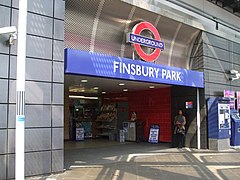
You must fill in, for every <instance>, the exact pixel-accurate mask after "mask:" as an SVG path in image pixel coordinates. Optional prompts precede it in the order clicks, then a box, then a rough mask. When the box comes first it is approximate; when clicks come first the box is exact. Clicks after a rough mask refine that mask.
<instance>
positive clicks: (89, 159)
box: [28, 143, 240, 180]
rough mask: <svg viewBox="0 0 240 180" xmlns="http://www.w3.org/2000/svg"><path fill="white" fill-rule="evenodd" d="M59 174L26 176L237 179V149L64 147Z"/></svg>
mask: <svg viewBox="0 0 240 180" xmlns="http://www.w3.org/2000/svg"><path fill="white" fill-rule="evenodd" d="M65 168H66V169H67V170H66V171H65V172H63V173H59V174H53V175H49V176H38V177H31V178H28V179H48V180H55V179H57V180H61V179H64V180H78V179H79V180H81V179H82V180H93V179H96V180H105V179H106V180H108V179H109V180H110V179H111V180H121V179H124V180H125V179H126V180H134V179H136V180H143V179H160V180H175V179H176V180H182V179H183V180H185V179H220V180H221V179H222V180H225V179H231V180H235V179H236V180H239V179H240V151H239V150H228V151H221V152H215V151H210V150H196V149H189V148H183V149H176V148H170V147H169V146H168V144H157V145H155V144H148V143H139V144H137V143H126V144H119V143H116V144H112V145H111V146H108V145H103V146H102V147H98V148H96V147H88V148H76V147H75V149H74V148H66V150H65Z"/></svg>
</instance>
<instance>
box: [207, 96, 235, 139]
mask: <svg viewBox="0 0 240 180" xmlns="http://www.w3.org/2000/svg"><path fill="white" fill-rule="evenodd" d="M207 104H208V137H209V138H213V139H226V138H229V137H230V134H229V130H230V127H229V126H228V125H226V126H225V127H222V128H220V126H219V124H220V122H219V114H218V113H219V109H218V108H219V107H218V104H229V99H228V98H220V97H217V98H209V99H208V102H207Z"/></svg>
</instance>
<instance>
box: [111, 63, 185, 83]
mask: <svg viewBox="0 0 240 180" xmlns="http://www.w3.org/2000/svg"><path fill="white" fill-rule="evenodd" d="M113 72H114V73H120V74H128V75H132V76H144V77H149V78H156V79H159V78H160V79H166V80H173V81H182V79H181V75H182V72H180V71H175V70H169V69H164V68H162V69H161V68H158V67H151V66H143V65H139V64H132V63H124V62H118V61H114V62H113Z"/></svg>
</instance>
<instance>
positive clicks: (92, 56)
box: [65, 48, 204, 88]
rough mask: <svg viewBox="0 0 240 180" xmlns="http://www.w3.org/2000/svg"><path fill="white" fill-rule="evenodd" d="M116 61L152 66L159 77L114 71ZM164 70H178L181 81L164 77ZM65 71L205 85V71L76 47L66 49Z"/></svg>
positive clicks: (127, 78) (128, 78) (146, 66)
mask: <svg viewBox="0 0 240 180" xmlns="http://www.w3.org/2000/svg"><path fill="white" fill-rule="evenodd" d="M114 63H115V65H116V64H121V63H122V64H123V63H124V64H125V65H128V64H130V65H129V66H131V65H132V66H134V67H136V66H141V67H145V68H151V69H155V70H158V69H159V73H158V77H156V76H154V77H153V76H151V77H149V76H144V75H143V74H141V75H136V74H135V75H133V74H134V73H132V74H131V73H130V74H128V73H127V72H125V73H120V71H116V72H114ZM163 72H171V73H172V72H177V73H180V74H181V75H180V79H181V81H179V79H178V80H176V79H173V78H172V79H171V78H166V76H165V78H164V76H163ZM65 73H67V74H78V75H90V76H98V77H109V78H116V79H125V80H135V81H145V82H154V83H163V84H171V85H180V86H190V87H199V88H203V87H204V79H203V73H202V72H199V71H192V70H187V69H183V68H176V67H171V66H164V65H160V64H154V63H148V62H144V61H139V60H132V59H127V58H120V57H116V56H111V55H106V54H100V53H94V52H87V51H80V50H75V49H69V48H68V49H65ZM145 75H146V74H145Z"/></svg>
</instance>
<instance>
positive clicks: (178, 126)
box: [174, 109, 186, 148]
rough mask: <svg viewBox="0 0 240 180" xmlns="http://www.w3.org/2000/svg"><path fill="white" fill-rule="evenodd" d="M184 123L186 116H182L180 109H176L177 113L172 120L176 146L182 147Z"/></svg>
mask: <svg viewBox="0 0 240 180" xmlns="http://www.w3.org/2000/svg"><path fill="white" fill-rule="evenodd" d="M185 124H186V117H185V116H183V112H182V110H181V109H179V110H178V115H177V116H176V117H175V120H174V125H175V129H174V134H175V135H176V145H177V147H178V148H182V147H183V140H184V136H185Z"/></svg>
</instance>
